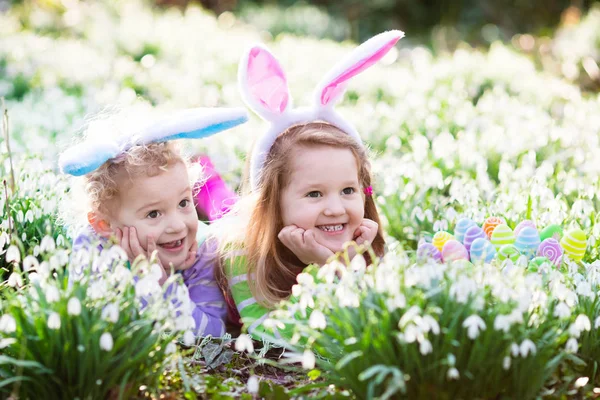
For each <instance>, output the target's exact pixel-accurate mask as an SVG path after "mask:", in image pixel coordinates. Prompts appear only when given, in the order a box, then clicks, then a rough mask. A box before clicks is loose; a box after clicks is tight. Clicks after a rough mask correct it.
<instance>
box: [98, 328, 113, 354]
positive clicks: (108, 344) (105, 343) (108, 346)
mask: <svg viewBox="0 0 600 400" xmlns="http://www.w3.org/2000/svg"><path fill="white" fill-rule="evenodd" d="M113 345H114V342H113V337H112V335H111V334H110V332H104V333H103V334H102V336H100V348H101V349H102V350H104V351H111V350H112V348H113Z"/></svg>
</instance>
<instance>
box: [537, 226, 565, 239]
mask: <svg viewBox="0 0 600 400" xmlns="http://www.w3.org/2000/svg"><path fill="white" fill-rule="evenodd" d="M562 235H563V229H562V227H561V226H560V225H548V226H547V227H545V228H544V229H542V231H541V232H540V240H541V241H544V240H546V239H548V238H554V239H556V240H557V241H559V240H560V238H561V237H562Z"/></svg>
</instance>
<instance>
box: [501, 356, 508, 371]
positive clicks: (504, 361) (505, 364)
mask: <svg viewBox="0 0 600 400" xmlns="http://www.w3.org/2000/svg"><path fill="white" fill-rule="evenodd" d="M502 368H504V370H505V371H508V369H509V368H510V357H509V356H506V357H504V359H503V360H502Z"/></svg>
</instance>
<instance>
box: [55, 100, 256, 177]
mask: <svg viewBox="0 0 600 400" xmlns="http://www.w3.org/2000/svg"><path fill="white" fill-rule="evenodd" d="M247 120H248V113H247V111H246V109H244V108H195V109H190V110H185V111H180V112H178V113H175V114H172V115H169V116H168V117H166V118H162V119H159V120H157V121H151V122H150V123H149V124H148V125H147V126H146V127H144V128H141V129H140V130H139V131H138V132H135V133H133V132H132V133H131V134H129V135H125V136H123V137H121V138H120V142H119V143H115V142H112V141H109V140H106V141H98V140H94V141H85V142H83V143H80V144H78V145H75V146H73V147H71V148H69V149H67V150H66V151H65V152H64V153H62V154H61V156H60V158H59V161H58V163H59V167H60V169H61V171H62V172H63V173H66V174H70V175H75V176H81V175H85V174H88V173H90V172H92V171H94V170H95V169H96V168H98V167H99V166H101V165H102V164H104V163H105V162H106V161H108V160H110V159H112V158H115V157H117V156H118V155H119V154H121V153H122V152H124V151H127V150H128V149H129V148H131V146H134V145H141V144H149V143H153V142H167V141H169V140H175V139H200V138H203V137H207V136H211V135H214V134H215V133H218V132H221V131H223V130H226V129H230V128H233V127H234V126H237V125H240V124H243V123H244V122H246V121H247Z"/></svg>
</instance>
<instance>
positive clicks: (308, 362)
mask: <svg viewBox="0 0 600 400" xmlns="http://www.w3.org/2000/svg"><path fill="white" fill-rule="evenodd" d="M315 361H316V360H315V355H314V354H313V352H312V351H310V350H308V349H306V350H304V354H303V355H302V368H304V369H313V368H314V367H315Z"/></svg>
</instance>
